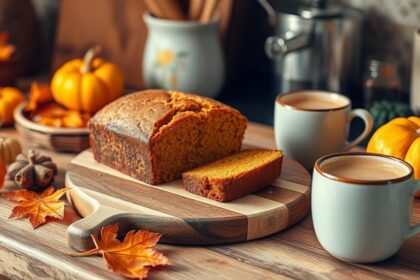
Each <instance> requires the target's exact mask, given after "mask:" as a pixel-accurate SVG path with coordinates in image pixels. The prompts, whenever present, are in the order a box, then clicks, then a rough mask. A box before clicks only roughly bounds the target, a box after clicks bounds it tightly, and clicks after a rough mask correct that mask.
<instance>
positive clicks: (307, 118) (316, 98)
mask: <svg viewBox="0 0 420 280" xmlns="http://www.w3.org/2000/svg"><path fill="white" fill-rule="evenodd" d="M355 117H359V118H361V119H362V120H363V121H364V123H365V129H364V131H363V132H362V133H361V134H360V135H359V136H358V137H357V138H356V139H354V140H353V141H351V142H347V136H348V131H349V126H350V122H351V120H352V119H353V118H355ZM372 124H373V121H372V117H371V115H370V114H369V112H367V111H366V110H364V109H355V110H352V109H351V101H350V99H349V98H347V97H346V96H344V95H341V94H337V93H332V92H326V91H319V90H303V91H298V92H292V93H287V94H283V95H279V96H278V97H277V99H276V102H275V110H274V130H275V138H276V144H277V147H278V148H279V149H282V150H283V151H284V153H285V154H286V155H288V156H290V157H292V158H293V159H295V160H297V161H299V162H300V163H301V164H303V165H304V166H305V167H306V168H307V169H312V168H313V166H314V163H315V161H316V160H317V159H318V158H320V157H321V156H324V155H327V154H331V153H336V152H341V151H344V150H348V149H350V148H352V147H354V146H356V145H357V144H359V143H360V142H361V141H362V140H363V139H364V138H366V137H367V136H368V135H369V133H370V131H371V130H372Z"/></svg>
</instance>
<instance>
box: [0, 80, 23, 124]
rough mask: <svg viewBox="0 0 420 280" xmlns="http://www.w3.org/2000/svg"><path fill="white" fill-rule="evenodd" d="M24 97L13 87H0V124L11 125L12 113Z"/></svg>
mask: <svg viewBox="0 0 420 280" xmlns="http://www.w3.org/2000/svg"><path fill="white" fill-rule="evenodd" d="M24 99H25V97H24V96H23V94H22V92H21V91H20V90H18V89H16V88H13V87H3V88H2V87H0V124H1V125H8V124H12V123H13V111H14V110H15V108H16V106H17V105H18V104H19V103H21V102H22V101H23V100H24Z"/></svg>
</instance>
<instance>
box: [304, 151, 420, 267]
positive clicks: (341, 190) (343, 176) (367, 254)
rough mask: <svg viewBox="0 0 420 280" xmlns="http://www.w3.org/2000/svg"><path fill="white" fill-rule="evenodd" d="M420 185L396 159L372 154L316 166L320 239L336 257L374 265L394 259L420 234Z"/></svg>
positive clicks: (314, 207)
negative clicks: (415, 214) (414, 217)
mask: <svg viewBox="0 0 420 280" xmlns="http://www.w3.org/2000/svg"><path fill="white" fill-rule="evenodd" d="M419 190H420V181H416V180H414V179H413V169H412V167H411V166H410V165H409V164H408V163H406V162H404V161H402V160H400V159H397V158H394V157H390V156H384V155H378V154H370V153H337V154H332V155H327V156H324V157H322V158H320V159H319V160H318V161H317V162H316V163H315V168H314V171H313V179H312V219H313V224H314V229H315V233H316V236H317V238H318V240H319V242H320V243H321V245H322V246H323V247H324V249H325V250H327V251H328V252H329V253H330V254H331V255H333V256H335V257H337V258H339V259H342V260H344V261H349V262H357V263H369V262H376V261H381V260H384V259H386V258H388V257H390V256H392V255H394V254H395V253H396V252H397V251H398V250H399V249H400V247H401V246H402V244H403V242H404V241H405V240H406V239H407V238H410V237H412V236H414V235H415V234H417V233H420V224H419V225H415V226H410V212H411V207H412V201H413V198H414V195H415V193H416V191H419Z"/></svg>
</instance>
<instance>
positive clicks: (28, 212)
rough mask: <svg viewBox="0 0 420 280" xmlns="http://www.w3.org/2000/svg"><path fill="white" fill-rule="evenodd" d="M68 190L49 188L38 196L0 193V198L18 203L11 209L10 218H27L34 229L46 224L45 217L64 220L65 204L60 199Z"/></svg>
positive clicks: (22, 191) (25, 192) (28, 192)
mask: <svg viewBox="0 0 420 280" xmlns="http://www.w3.org/2000/svg"><path fill="white" fill-rule="evenodd" d="M67 190H68V188H62V189H58V190H56V189H55V188H54V187H49V188H48V189H46V190H45V191H44V192H42V193H41V194H40V195H39V194H37V193H36V192H33V191H28V190H19V191H12V192H6V193H1V196H3V197H5V198H7V199H8V200H10V201H14V202H19V205H18V206H16V207H15V208H13V210H12V214H11V215H10V217H9V219H12V218H29V221H30V222H31V224H32V227H33V228H34V229H35V228H37V227H38V226H40V225H42V224H44V223H45V222H46V218H47V217H53V218H57V219H59V220H62V219H63V218H64V205H65V202H64V201H62V200H60V198H61V197H62V196H63V195H64V194H65V193H66V191H67Z"/></svg>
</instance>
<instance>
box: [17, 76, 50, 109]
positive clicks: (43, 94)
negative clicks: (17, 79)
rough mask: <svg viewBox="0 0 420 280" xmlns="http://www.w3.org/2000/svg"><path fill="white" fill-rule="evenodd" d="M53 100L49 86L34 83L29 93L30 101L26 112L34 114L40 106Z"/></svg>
mask: <svg viewBox="0 0 420 280" xmlns="http://www.w3.org/2000/svg"><path fill="white" fill-rule="evenodd" d="M52 100H53V96H52V93H51V89H50V86H49V85H47V84H38V83H36V82H32V83H31V89H30V91H29V101H28V104H26V106H25V109H24V110H25V111H26V112H34V111H35V110H36V109H37V108H38V107H39V106H40V105H42V104H46V103H48V102H51V101H52Z"/></svg>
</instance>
